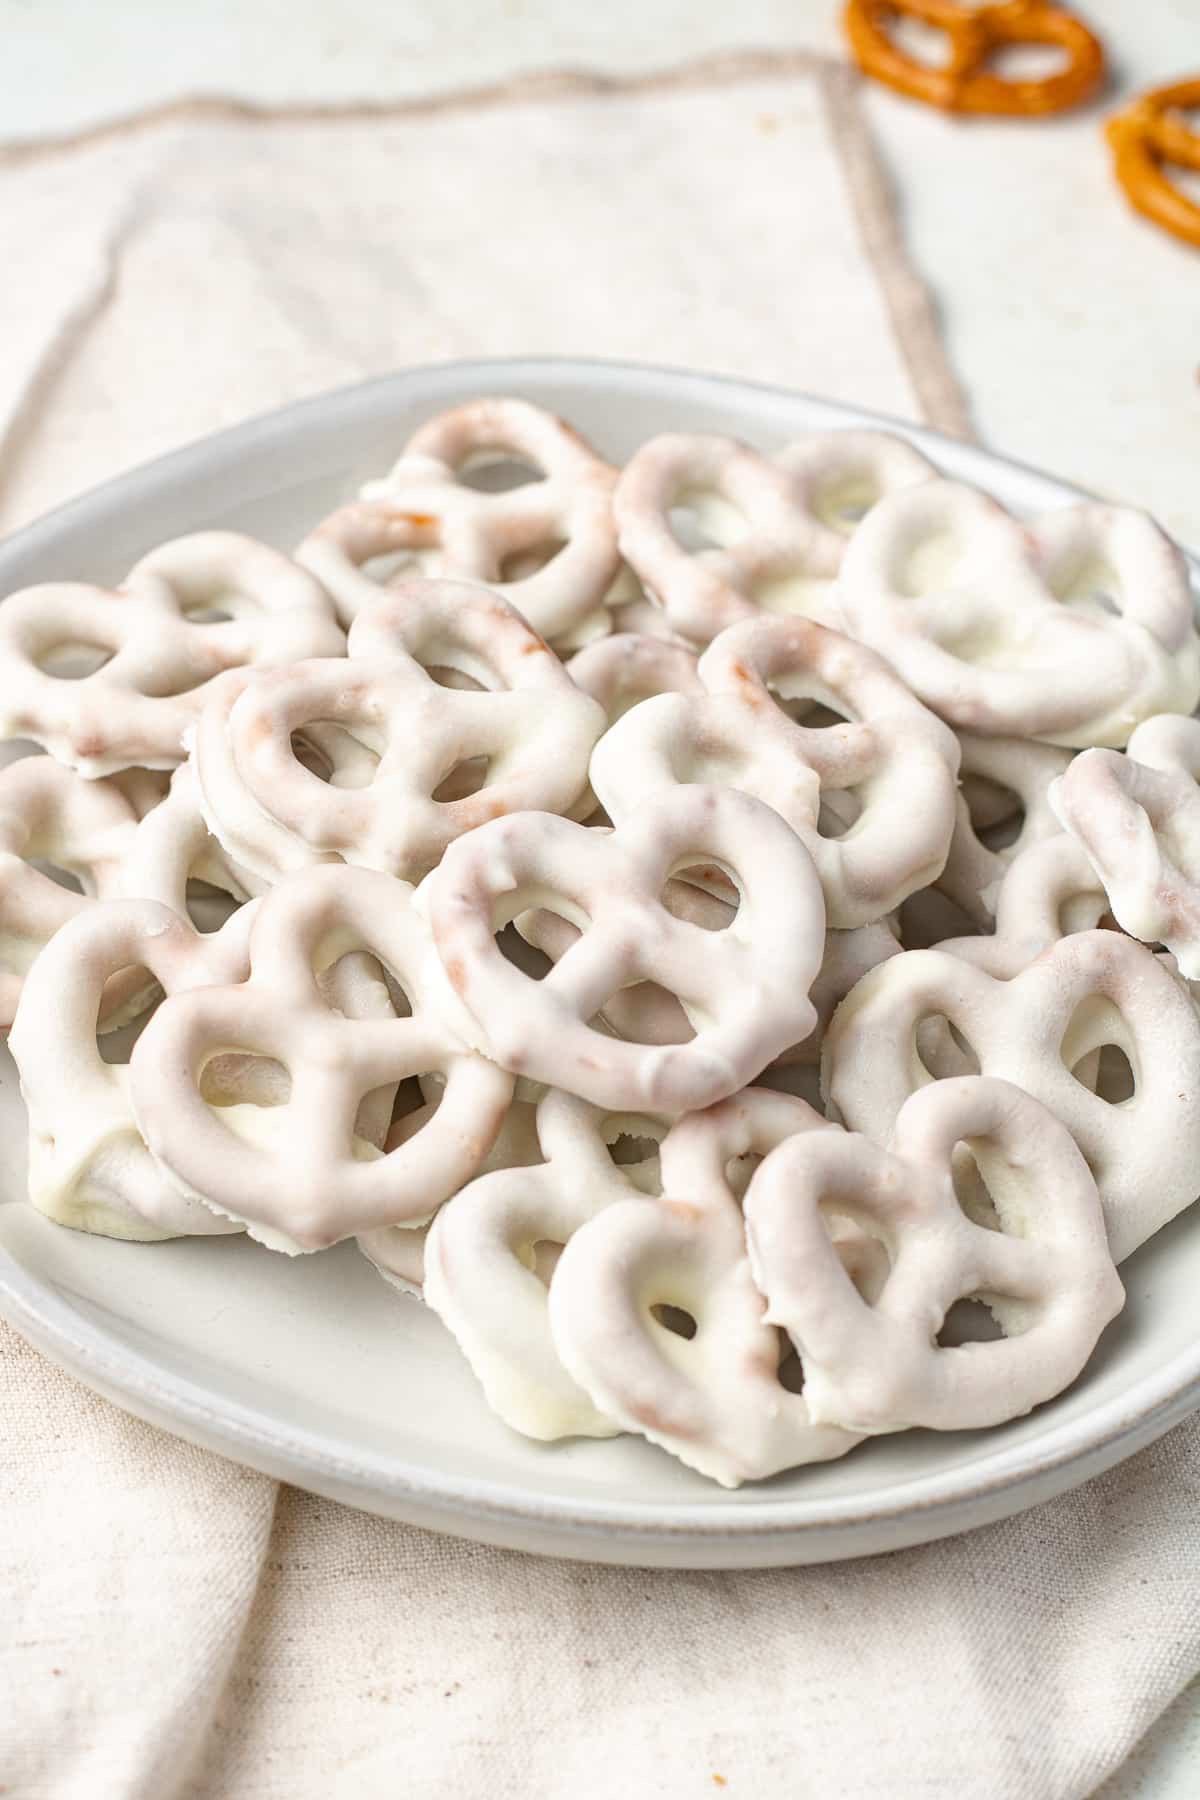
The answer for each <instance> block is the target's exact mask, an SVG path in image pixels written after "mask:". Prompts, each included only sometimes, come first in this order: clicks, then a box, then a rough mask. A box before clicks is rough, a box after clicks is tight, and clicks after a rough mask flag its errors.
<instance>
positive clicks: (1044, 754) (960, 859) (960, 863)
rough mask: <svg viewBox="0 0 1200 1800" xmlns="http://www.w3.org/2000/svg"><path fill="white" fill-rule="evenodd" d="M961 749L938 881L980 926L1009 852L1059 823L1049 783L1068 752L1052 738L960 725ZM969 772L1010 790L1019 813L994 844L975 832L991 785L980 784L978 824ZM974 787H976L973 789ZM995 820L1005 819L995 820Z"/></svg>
mask: <svg viewBox="0 0 1200 1800" xmlns="http://www.w3.org/2000/svg"><path fill="white" fill-rule="evenodd" d="M958 742H959V746H960V748H961V750H962V764H961V770H960V772H961V775H962V777H963V782H962V787H961V788H960V790H959V795H958V803H957V808H956V815H955V822H954V836H953V837H952V838H951V840H950V854H949V855H948V856H947V858H946V866H945V868H944V869H943V870H942V872H941V874H940V875H939V876H938V882H937V885H938V887H939V888H940V889H941V891H942V892H943V893H944V894H948V895H949V896H950V898H951V900H953V901H954V903H955V905H956V906H961V908H962V910H963V911H964V912H965V913H966V914H967V915H968V917H970V918H972V919H973V920H974V921H975V923H976V924H977V925H980V926H982V927H983V928H984V929H987V928H988V927H990V925H991V923H992V920H993V919H994V917H995V913H996V896H997V893H998V891H999V886H1000V883H1001V882H1002V881H1003V879H1004V875H1005V871H1006V870H1007V869H1008V868H1009V867H1010V866H1011V864H1012V862H1013V860H1014V858H1016V857H1018V856H1020V854H1021V853H1022V851H1024V850H1027V849H1029V847H1030V845H1031V844H1036V843H1039V842H1040V841H1041V840H1042V839H1043V838H1048V837H1054V836H1055V835H1057V833H1058V832H1059V830H1060V829H1061V827H1060V826H1059V823H1058V820H1057V819H1056V818H1055V816H1054V813H1053V811H1052V810H1051V807H1050V802H1049V799H1048V798H1047V795H1048V792H1049V788H1050V783H1051V782H1052V781H1054V780H1056V779H1057V778H1058V776H1060V775H1061V774H1062V773H1063V771H1064V770H1065V769H1066V768H1067V767H1069V765H1070V761H1071V753H1070V751H1069V750H1062V749H1059V748H1058V747H1057V746H1056V745H1054V744H1037V743H1034V742H1033V741H1032V740H1031V739H1029V738H985V737H978V736H977V735H976V734H975V733H974V732H973V731H960V732H959V733H958ZM969 777H976V778H981V779H982V780H983V781H984V782H987V783H994V784H996V785H997V786H999V787H1001V788H1004V789H1008V790H1011V792H1012V793H1013V794H1014V795H1015V796H1016V800H1017V802H1018V808H1019V810H1020V812H1021V814H1022V817H1021V820H1020V826H1019V829H1017V830H1016V831H1015V832H1014V834H1013V836H1012V841H1011V842H1010V843H1007V844H1005V845H1003V847H1001V848H996V849H993V848H991V847H990V846H989V845H988V844H986V843H984V841H983V839H982V838H981V837H980V835H979V832H980V831H983V830H986V829H987V819H988V809H987V805H986V802H987V801H991V800H994V791H993V792H992V793H988V792H987V790H986V789H985V790H984V805H983V806H982V807H981V814H982V816H981V817H980V819H979V826H978V830H977V829H976V821H975V818H974V816H973V812H972V799H973V797H974V795H973V793H972V791H971V790H970V789H969V788H968V780H967V778H969ZM974 791H975V792H978V791H979V789H978V788H976V789H975V790H974ZM998 822H999V823H1006V822H1007V821H1006V820H1003V819H1002V820H1000V821H998Z"/></svg>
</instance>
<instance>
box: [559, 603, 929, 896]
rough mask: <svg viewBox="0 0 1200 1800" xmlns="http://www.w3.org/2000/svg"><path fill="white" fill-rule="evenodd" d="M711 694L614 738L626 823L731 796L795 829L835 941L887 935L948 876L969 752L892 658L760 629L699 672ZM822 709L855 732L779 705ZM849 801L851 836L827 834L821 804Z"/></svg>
mask: <svg viewBox="0 0 1200 1800" xmlns="http://www.w3.org/2000/svg"><path fill="white" fill-rule="evenodd" d="M699 675H700V680H701V681H702V683H703V684H704V688H705V694H704V695H703V696H697V695H693V694H663V695H661V696H659V697H657V698H655V699H651V700H646V701H644V702H643V703H642V704H641V705H640V706H635V707H634V708H633V709H632V710H631V711H630V712H628V713H626V714H625V716H624V717H623V718H622V719H620V720H619V721H618V722H617V724H616V725H614V726H612V727H610V729H609V730H608V731H607V732H606V733H605V735H604V736H603V738H601V740H600V742H599V744H598V745H597V746H596V750H595V752H594V754H593V756H592V764H591V780H592V786H593V788H594V789H595V792H596V795H597V798H598V799H599V800H600V802H601V804H602V805H603V806H604V808H605V810H606V811H607V813H608V814H609V816H610V817H611V818H612V819H614V820H616V821H617V822H618V823H620V821H621V820H622V819H624V818H626V817H627V816H629V815H631V814H632V813H634V812H636V810H637V809H638V808H639V807H640V805H641V804H642V801H643V796H645V795H646V794H653V793H656V792H659V791H662V790H667V791H670V790H671V789H673V788H675V787H676V786H677V785H678V784H680V783H689V782H694V781H704V782H716V783H722V784H723V783H728V784H729V785H730V786H731V787H734V788H737V789H738V790H739V791H741V792H743V793H748V794H752V795H753V796H754V797H755V798H756V799H759V800H762V801H764V802H765V803H766V804H767V805H769V806H771V807H772V808H773V809H774V810H775V811H776V812H778V813H779V814H780V816H781V817H783V818H784V819H786V820H787V823H788V824H789V825H790V826H791V828H792V830H793V831H794V832H795V833H796V835H797V836H798V837H799V838H800V839H801V841H802V842H803V843H804V845H805V847H806V849H807V850H808V851H809V854H810V855H811V856H812V858H813V861H814V862H815V864H816V866H817V871H818V873H819V875H820V877H821V886H822V889H823V891H824V895H825V905H826V911H827V914H828V920H829V923H830V925H831V926H832V927H834V928H836V929H838V930H847V929H849V928H851V927H854V926H858V925H867V924H871V923H874V922H875V921H876V920H878V919H879V918H881V917H882V915H883V914H884V913H886V912H890V911H892V909H893V908H894V907H896V906H898V905H899V904H900V902H901V901H902V900H903V899H904V898H905V896H906V895H907V894H910V893H912V892H913V891H914V889H916V888H919V887H923V886H925V884H926V883H927V882H929V881H931V880H932V879H933V878H934V877H935V876H936V875H938V874H939V873H940V872H941V869H942V867H943V865H944V863H945V860H946V853H947V850H948V848H949V845H950V839H951V834H952V831H953V827H954V799H955V776H956V773H957V769H958V755H959V752H958V745H957V743H956V742H955V740H954V736H953V733H952V732H949V731H947V729H946V727H945V726H944V725H943V724H942V723H941V721H940V720H938V719H936V718H934V716H933V715H932V714H931V713H929V712H927V711H926V709H925V708H924V707H923V706H921V704H920V702H919V701H916V700H914V699H913V697H912V695H911V694H910V693H909V692H908V691H907V689H906V688H905V687H904V686H903V684H902V683H901V682H899V681H898V680H897V679H896V678H895V676H894V675H893V674H892V673H891V671H890V670H889V669H888V668H887V666H886V665H885V664H884V663H883V662H882V661H881V660H880V658H879V657H877V656H875V655H873V654H872V653H871V652H870V651H869V650H864V649H863V648H862V646H861V645H858V644H855V643H852V642H851V641H850V639H848V638H846V637H843V636H842V635H841V634H840V633H838V632H831V631H827V630H826V629H825V628H824V627H823V626H821V625H817V624H814V623H813V622H812V621H811V620H805V619H751V620H747V621H745V622H744V623H743V624H741V625H734V626H731V627H730V628H729V630H728V631H725V632H722V634H721V636H720V637H719V638H716V639H715V640H714V641H713V643H712V644H711V645H710V646H709V648H708V649H707V650H706V651H705V653H704V655H703V656H702V657H701V659H700V663H699ZM775 693H778V694H779V695H780V696H781V697H782V698H783V700H785V701H791V700H795V699H801V700H815V701H818V702H821V703H824V704H826V705H828V706H831V707H833V708H834V709H836V710H837V711H838V712H839V713H844V714H848V715H849V722H847V721H846V720H842V721H840V722H839V723H838V724H836V725H832V726H826V727H816V728H812V727H809V726H806V725H803V724H797V723H795V722H794V721H793V720H792V719H790V718H789V717H788V716H787V715H786V714H785V713H784V712H783V710H782V708H781V707H780V706H779V705H777V704H776V701H775V698H774V694H775ZM823 792H824V793H827V794H832V795H833V796H835V804H836V803H837V800H838V799H840V800H842V801H843V802H844V801H845V797H846V796H849V799H850V801H851V803H852V812H853V814H854V816H853V821H852V823H850V824H849V826H848V828H847V829H845V830H844V832H843V833H842V835H840V836H837V837H832V838H831V837H827V836H825V835H823V833H822V829H821V827H822V824H823V820H822V817H821V796H822V793H823Z"/></svg>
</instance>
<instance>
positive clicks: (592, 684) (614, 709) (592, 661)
mask: <svg viewBox="0 0 1200 1800" xmlns="http://www.w3.org/2000/svg"><path fill="white" fill-rule="evenodd" d="M699 660H700V659H699V657H698V656H697V654H696V652H695V651H694V650H689V648H688V647H687V645H686V644H681V643H673V642H672V641H671V640H669V639H667V638H661V637H648V636H645V635H644V634H642V633H639V632H633V631H616V632H614V633H613V634H612V636H611V637H606V638H598V639H597V640H596V642H595V643H594V644H587V645H585V646H584V648H583V649H582V650H577V651H576V652H575V654H574V656H573V657H572V658H571V660H570V662H568V664H567V670H568V672H569V674H570V677H571V680H572V681H573V682H574V683H575V685H576V686H577V687H581V688H582V689H583V691H584V693H585V694H590V695H591V696H592V698H593V700H597V701H599V703H600V705H601V706H602V707H603V708H604V715H605V718H606V719H607V721H608V723H609V725H615V724H616V722H617V720H618V719H620V718H622V717H623V716H624V714H625V713H627V712H628V711H629V709H630V707H631V706H637V705H638V704H639V702H640V701H642V700H649V699H652V698H653V696H654V695H655V694H702V693H703V692H704V685H703V683H702V682H701V680H700V677H699V675H698V673H697V664H698V663H699Z"/></svg>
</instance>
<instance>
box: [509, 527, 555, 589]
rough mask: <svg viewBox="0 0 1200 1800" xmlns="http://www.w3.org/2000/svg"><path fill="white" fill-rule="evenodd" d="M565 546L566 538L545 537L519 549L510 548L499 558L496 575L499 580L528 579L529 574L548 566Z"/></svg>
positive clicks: (534, 573)
mask: <svg viewBox="0 0 1200 1800" xmlns="http://www.w3.org/2000/svg"><path fill="white" fill-rule="evenodd" d="M566 547H567V540H566V538H560V537H555V538H545V539H543V541H542V542H541V543H538V544H529V545H527V546H526V547H524V548H522V549H520V550H510V551H508V552H507V553H506V554H505V555H504V556H502V557H501V558H500V562H499V565H498V567H497V571H496V576H497V579H498V580H499V581H504V582H508V581H528V579H529V577H530V576H531V575H536V574H538V573H539V571H540V570H542V569H544V568H546V567H548V565H549V564H550V563H552V562H553V561H554V559H555V557H556V556H559V555H561V553H562V552H563V551H564V550H565V549H566Z"/></svg>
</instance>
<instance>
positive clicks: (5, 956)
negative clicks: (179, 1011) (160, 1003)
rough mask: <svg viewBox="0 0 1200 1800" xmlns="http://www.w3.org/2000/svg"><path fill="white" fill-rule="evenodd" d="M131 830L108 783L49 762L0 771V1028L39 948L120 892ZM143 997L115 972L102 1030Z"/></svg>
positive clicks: (34, 760) (131, 812) (137, 983)
mask: <svg viewBox="0 0 1200 1800" xmlns="http://www.w3.org/2000/svg"><path fill="white" fill-rule="evenodd" d="M136 830H137V813H136V811H135V809H134V806H133V804H132V802H131V801H130V800H129V799H128V798H127V796H126V795H125V794H124V793H123V792H122V791H121V789H120V788H119V787H118V786H117V785H116V783H115V782H113V781H111V780H108V781H85V780H84V778H83V777H82V776H81V775H76V774H75V772H74V770H72V769H68V768H65V767H64V766H63V764H62V763H59V762H55V761H54V759H53V758H52V757H49V756H24V757H22V758H21V759H20V760H19V761H18V762H14V763H10V764H9V765H8V767H7V768H5V769H3V770H0V1027H3V1028H5V1029H7V1027H8V1026H9V1025H11V1024H12V1021H13V1014H14V1012H15V1010H16V1006H17V1001H18V999H19V997H20V993H21V985H22V982H23V980H24V978H25V975H26V973H27V971H28V969H29V967H30V965H31V963H32V962H33V960H34V958H35V957H36V956H37V954H38V952H39V951H40V950H41V949H42V947H43V945H45V944H46V943H48V942H49V940H50V938H51V937H53V935H54V933H55V932H56V931H57V930H58V929H59V927H60V926H61V925H65V924H66V922H67V920H68V919H73V918H76V917H77V916H78V914H80V913H81V912H85V911H86V910H87V909H88V908H89V906H90V905H91V904H92V900H93V899H94V898H107V897H109V896H111V895H113V894H114V893H117V892H119V891H120V876H121V867H122V859H123V858H124V857H125V856H127V855H128V853H129V850H130V846H131V844H132V842H133V838H134V833H135V832H136ZM35 859H36V860H37V861H43V862H48V863H51V864H52V865H53V866H54V867H55V868H59V869H62V870H64V871H65V872H66V873H67V874H68V875H72V876H74V877H75V879H76V880H77V881H78V882H79V884H80V886H81V888H82V889H83V892H82V893H74V892H73V891H72V890H71V889H70V888H66V887H62V886H60V884H59V883H58V882H57V881H54V880H53V879H52V878H51V877H50V876H49V875H46V874H43V873H42V871H41V870H40V869H38V868H36V867H35V866H34V862H35ZM146 992H147V988H146V984H145V981H144V980H143V979H142V977H141V975H140V973H138V972H137V971H132V972H123V973H121V974H120V975H119V976H118V978H117V980H116V981H114V983H113V984H112V986H111V987H110V988H109V990H108V992H107V994H106V995H105V1003H104V1009H103V1010H104V1022H105V1025H106V1027H109V1028H110V1027H111V1026H113V1025H115V1024H117V1023H119V1021H120V1019H121V1017H123V1016H124V1015H125V1014H126V1013H127V1010H128V1007H129V1005H131V1004H136V1003H137V1002H138V1000H139V999H140V998H141V997H143V996H144V995H145V993H146Z"/></svg>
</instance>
